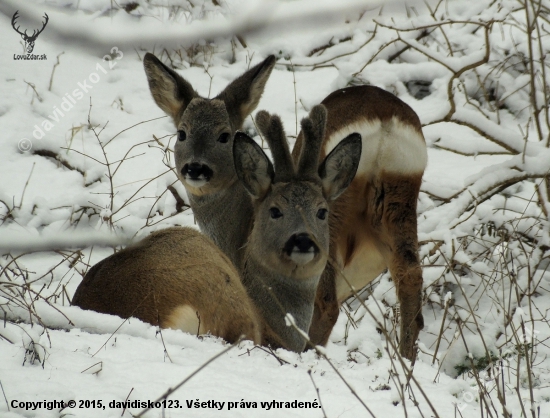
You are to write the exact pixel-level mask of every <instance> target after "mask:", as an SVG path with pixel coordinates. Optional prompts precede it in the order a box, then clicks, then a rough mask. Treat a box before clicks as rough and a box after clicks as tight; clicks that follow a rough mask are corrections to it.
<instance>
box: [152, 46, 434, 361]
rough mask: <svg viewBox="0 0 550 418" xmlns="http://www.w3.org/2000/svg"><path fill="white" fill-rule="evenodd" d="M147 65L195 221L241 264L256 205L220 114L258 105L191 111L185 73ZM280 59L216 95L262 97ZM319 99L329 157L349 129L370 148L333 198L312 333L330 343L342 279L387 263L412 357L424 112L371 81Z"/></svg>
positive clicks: (362, 279) (359, 278) (365, 278)
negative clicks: (236, 167)
mask: <svg viewBox="0 0 550 418" xmlns="http://www.w3.org/2000/svg"><path fill="white" fill-rule="evenodd" d="M144 65H145V72H146V74H147V78H148V80H149V87H150V89H151V93H152V95H153V98H154V99H155V102H156V103H157V104H158V106H159V107H160V108H161V109H163V110H164V111H165V112H166V113H167V114H168V115H170V116H172V119H173V121H174V124H175V126H176V129H177V130H178V142H177V143H176V145H175V147H174V148H175V155H176V157H175V159H176V170H177V173H178V176H179V178H180V180H181V181H182V182H183V184H184V186H185V188H186V190H187V194H188V196H189V200H190V204H191V208H192V209H193V212H194V214H195V217H196V219H197V222H198V223H199V226H200V227H201V230H202V231H204V232H205V233H206V234H207V235H208V236H210V237H211V238H212V239H213V240H214V241H215V242H216V243H217V244H218V245H219V246H220V248H221V249H222V250H223V251H224V252H225V253H226V254H227V255H228V256H229V257H230V258H231V260H233V262H234V263H235V265H236V266H237V268H238V269H240V270H242V268H243V255H244V253H243V248H244V244H245V243H246V241H247V238H248V232H249V229H248V227H247V225H248V223H249V221H250V218H251V216H252V203H251V201H250V200H249V199H247V196H246V192H245V191H244V188H243V186H242V184H240V183H239V182H236V181H234V180H233V179H234V178H235V173H234V171H233V166H232V164H227V162H228V161H230V159H231V158H232V156H231V153H230V151H229V149H228V148H229V147H227V144H225V143H224V141H217V142H216V140H217V139H222V137H221V136H220V135H219V132H224V131H223V130H224V129H226V130H227V129H228V128H226V127H227V126H228V125H229V122H228V120H229V119H228V117H227V116H221V115H222V114H225V113H224V109H225V111H227V112H228V113H231V114H234V113H237V114H240V115H243V114H244V113H243V112H242V109H243V108H244V109H246V111H247V112H251V111H252V110H253V109H254V107H255V105H254V106H252V105H246V106H245V105H237V108H231V106H232V105H233V104H235V103H242V99H241V101H239V100H237V99H232V100H226V99H224V101H223V103H221V102H219V101H216V99H214V100H212V101H210V102H208V108H207V107H206V105H207V103H203V102H201V106H203V109H204V110H203V113H202V115H199V114H198V112H196V111H195V110H193V109H188V108H189V106H188V105H189V101H190V98H193V97H196V96H194V95H196V93H195V92H194V91H193V89H192V87H191V86H190V85H189V83H188V82H187V81H185V80H184V79H183V78H182V77H181V76H179V75H178V74H177V73H175V72H174V71H172V70H170V69H168V68H167V67H166V66H164V65H163V64H162V63H161V62H160V61H159V60H158V59H157V58H156V57H154V56H153V55H151V54H147V55H146V56H145V59H144ZM273 65H274V59H273V58H272V57H268V58H267V59H266V60H265V61H264V62H263V63H261V64H259V65H257V66H256V67H254V68H252V69H251V70H249V71H248V72H247V73H245V74H244V75H243V76H241V78H239V79H237V80H235V81H234V82H233V83H231V84H230V85H229V86H228V87H227V88H226V90H224V92H223V93H222V94H221V95H220V96H218V97H230V96H235V97H237V96H238V97H241V98H242V97H253V96H254V97H259V95H260V94H261V90H262V89H263V87H264V85H265V81H266V80H267V77H268V76H269V74H270V72H271V69H272V67H273ZM251 90H252V91H254V92H255V94H254V95H252V94H251V93H249V91H251ZM238 91H241V93H237V92H238ZM195 100H196V99H195ZM201 100H204V99H201ZM214 101H216V103H218V104H219V106H218V108H219V109H218V108H216V109H215V108H214ZM247 103H249V102H247ZM322 103H323V104H324V105H325V107H326V108H327V111H328V116H327V118H328V119H327V136H326V138H325V142H324V145H323V149H322V155H323V156H324V155H326V154H327V153H328V151H330V149H332V148H333V147H334V146H335V145H336V144H337V143H338V142H339V141H340V140H341V139H342V138H343V137H344V136H345V135H346V134H347V133H351V132H359V133H361V134H362V136H363V138H362V141H363V144H364V150H363V155H362V157H361V161H360V164H359V169H358V173H359V175H358V177H357V178H356V179H355V180H354V181H353V182H352V184H351V186H350V189H349V190H348V191H347V193H345V194H343V195H342V196H340V197H339V198H338V199H337V200H336V201H335V202H333V203H332V205H331V206H332V208H331V215H330V217H329V223H330V231H331V246H330V257H329V263H328V264H327V267H326V270H325V272H324V273H323V278H322V279H321V282H320V286H319V289H318V293H317V300H316V303H315V313H314V317H313V323H312V325H311V329H310V332H309V334H310V338H311V339H312V342H313V343H315V344H325V343H326V342H327V340H328V337H329V335H330V332H331V330H332V328H333V326H334V324H335V322H336V319H337V317H338V312H339V304H340V303H341V302H342V301H343V300H345V299H346V298H347V297H348V296H349V295H351V293H352V292H351V289H350V288H349V286H348V284H347V281H346V280H345V279H344V277H345V278H347V279H348V280H349V282H350V283H351V285H352V286H354V287H355V288H356V289H360V288H362V287H364V286H366V285H367V284H368V283H369V282H371V281H372V280H373V279H374V278H375V277H376V276H377V275H379V274H380V273H381V272H382V271H383V270H384V269H385V268H386V267H389V269H390V273H391V275H392V277H393V279H394V282H395V283H396V288H397V294H398V298H399V302H400V305H401V330H400V341H399V346H400V352H401V354H402V355H404V356H405V357H407V358H409V359H412V358H413V357H414V355H415V350H414V344H415V342H416V339H417V338H418V333H419V331H420V329H421V328H422V327H423V318H422V312H421V292H422V273H421V269H420V263H419V260H418V254H417V247H418V238H417V233H416V228H417V226H416V201H417V199H418V193H419V188H420V182H421V179H422V175H423V172H424V169H425V167H426V162H427V153H426V145H425V142H424V137H423V135H422V131H421V125H420V122H419V119H418V116H417V115H416V114H415V112H414V111H413V110H412V109H411V108H410V107H409V106H408V105H406V104H405V103H404V102H402V101H401V100H400V99H398V98H397V97H396V96H394V95H393V94H391V93H388V92H385V91H384V90H381V89H379V88H376V87H372V86H358V87H350V88H346V89H342V90H338V91H336V92H334V93H332V94H330V95H329V96H328V97H327V98H326V99H325V100H323V102H322ZM224 104H225V108H224ZM220 109H221V110H220ZM224 118H225V119H224ZM240 120H241V122H242V119H240ZM196 132H201V135H198V134H196ZM302 137H303V135H302V134H300V135H299V136H298V139H297V141H296V146H295V147H294V150H293V153H292V154H293V157H294V158H295V159H296V158H297V157H298V155H299V154H300V152H301V149H302V141H303V140H302ZM224 138H225V137H224ZM214 179H216V180H214ZM342 271H343V273H344V274H341V273H342ZM337 273H338V274H337Z"/></svg>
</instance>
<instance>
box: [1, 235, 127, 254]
mask: <svg viewBox="0 0 550 418" xmlns="http://www.w3.org/2000/svg"><path fill="white" fill-rule="evenodd" d="M129 242H130V240H129V239H127V238H123V237H119V236H116V235H114V234H107V233H105V232H100V231H73V232H70V231H64V232H62V233H59V234H55V235H53V234H48V235H42V236H36V235H31V234H28V233H26V234H21V233H15V232H10V233H8V232H3V233H2V236H0V253H5V252H36V251H53V250H59V249H67V248H86V247H90V246H92V245H101V246H115V245H126V244H128V243H129Z"/></svg>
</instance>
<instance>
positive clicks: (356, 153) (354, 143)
mask: <svg viewBox="0 0 550 418" xmlns="http://www.w3.org/2000/svg"><path fill="white" fill-rule="evenodd" d="M361 148H362V142H361V135H359V134H357V133H353V134H351V135H349V136H348V137H346V138H344V139H343V140H342V141H340V143H339V144H338V145H336V147H335V148H334V149H333V150H332V151H331V152H330V154H329V155H327V157H326V158H325V160H324V161H323V162H322V163H321V165H320V167H319V177H321V182H322V185H323V193H324V195H325V198H326V199H327V200H334V199H336V198H337V197H338V196H340V195H341V194H342V193H344V191H345V190H346V188H347V187H348V186H349V184H350V183H351V181H352V180H353V178H354V177H355V173H356V172H357V167H358V166H359V160H360V159H361Z"/></svg>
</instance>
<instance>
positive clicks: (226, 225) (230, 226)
mask: <svg viewBox="0 0 550 418" xmlns="http://www.w3.org/2000/svg"><path fill="white" fill-rule="evenodd" d="M188 195H189V202H190V204H191V208H192V209H193V214H194V215H195V219H196V221H197V223H198V224H199V227H200V229H201V231H202V232H203V233H204V234H206V235H207V236H208V237H209V238H210V239H211V240H212V241H214V243H215V244H216V245H217V246H218V247H219V248H220V249H221V250H222V251H223V252H224V253H225V255H227V256H228V257H229V259H230V260H231V261H232V262H233V264H234V265H235V267H237V269H239V270H241V269H242V264H243V259H244V245H245V243H246V241H247V239H248V234H249V231H250V228H251V226H252V220H253V217H254V210H253V206H252V201H251V199H250V195H249V194H248V193H247V192H246V190H245V188H244V187H243V186H242V184H241V182H240V181H235V182H233V184H232V185H231V186H230V187H229V188H227V189H224V190H222V191H219V192H216V193H210V194H207V195H202V196H197V195H193V194H191V193H189V194H188Z"/></svg>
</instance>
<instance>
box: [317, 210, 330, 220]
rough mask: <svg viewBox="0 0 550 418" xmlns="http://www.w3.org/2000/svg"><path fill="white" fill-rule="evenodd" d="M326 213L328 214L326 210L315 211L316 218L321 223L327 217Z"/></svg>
mask: <svg viewBox="0 0 550 418" xmlns="http://www.w3.org/2000/svg"><path fill="white" fill-rule="evenodd" d="M327 213H328V210H326V209H319V210H318V211H317V217H318V218H319V219H321V220H322V221H323V220H325V218H326V217H327Z"/></svg>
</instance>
